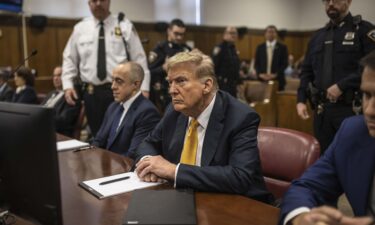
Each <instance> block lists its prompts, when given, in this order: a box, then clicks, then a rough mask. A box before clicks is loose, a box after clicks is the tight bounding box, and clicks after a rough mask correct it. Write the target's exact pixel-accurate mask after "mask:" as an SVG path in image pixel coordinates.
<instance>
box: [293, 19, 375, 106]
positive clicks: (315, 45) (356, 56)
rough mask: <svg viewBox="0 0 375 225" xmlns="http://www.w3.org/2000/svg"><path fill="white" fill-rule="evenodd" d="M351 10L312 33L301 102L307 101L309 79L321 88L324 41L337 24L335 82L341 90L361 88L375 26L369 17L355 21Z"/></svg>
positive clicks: (303, 71) (374, 34)
mask: <svg viewBox="0 0 375 225" xmlns="http://www.w3.org/2000/svg"><path fill="white" fill-rule="evenodd" d="M354 21H355V17H353V16H352V15H351V14H350V13H349V14H348V15H347V16H346V17H345V18H344V20H343V21H342V22H341V23H340V24H338V25H333V24H332V23H329V24H327V26H325V27H324V28H322V29H320V30H318V31H317V32H316V33H315V34H314V35H313V37H312V39H311V41H310V43H309V47H308V50H307V53H306V57H305V61H304V63H303V65H302V72H301V84H300V87H299V89H298V102H306V89H307V87H308V84H309V82H313V83H314V85H315V86H316V87H317V88H318V89H320V90H321V91H325V90H322V88H321V87H320V84H321V83H322V82H321V79H322V72H323V58H324V42H325V38H326V35H327V32H328V31H329V30H330V29H331V26H334V27H333V29H334V37H333V42H334V46H333V61H332V64H333V65H332V76H333V77H332V79H331V80H332V81H333V83H332V85H333V84H337V85H338V86H339V88H340V90H341V91H343V92H345V91H348V90H358V89H359V86H360V82H361V75H360V66H359V60H360V59H361V58H362V57H364V56H365V55H367V54H368V53H369V52H371V51H372V50H374V49H375V27H374V25H372V24H371V23H369V22H367V21H363V20H362V21H358V22H357V24H356V23H355V22H354Z"/></svg>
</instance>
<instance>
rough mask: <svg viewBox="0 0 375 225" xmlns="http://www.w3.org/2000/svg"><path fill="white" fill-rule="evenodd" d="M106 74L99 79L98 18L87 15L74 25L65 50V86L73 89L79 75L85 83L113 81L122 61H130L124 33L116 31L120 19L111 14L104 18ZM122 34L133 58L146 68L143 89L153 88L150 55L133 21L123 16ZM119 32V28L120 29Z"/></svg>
mask: <svg viewBox="0 0 375 225" xmlns="http://www.w3.org/2000/svg"><path fill="white" fill-rule="evenodd" d="M103 23H104V31H105V48H106V66H107V77H106V78H105V79H104V80H102V81H101V80H99V78H98V77H97V68H96V65H97V55H98V35H99V29H100V25H99V20H97V19H96V18H95V17H88V18H85V19H83V20H82V21H81V22H79V23H78V24H76V25H75V26H74V30H73V33H72V35H71V36H70V38H69V41H68V43H67V44H66V47H65V49H64V53H63V69H62V70H63V73H62V77H61V78H62V83H63V89H64V90H65V89H68V88H73V79H74V78H75V77H76V76H78V75H80V77H81V79H82V81H83V82H86V83H92V84H93V85H101V84H104V83H110V82H112V76H111V74H112V70H113V69H114V68H115V67H116V66H117V65H118V64H120V63H122V62H126V61H128V59H127V58H126V51H125V45H124V42H123V40H122V37H121V35H119V33H118V32H115V31H116V28H118V20H117V17H116V16H115V15H112V14H110V15H109V16H108V17H107V18H106V19H105V20H104V21H103ZM120 27H121V33H122V36H123V37H124V39H125V40H126V43H127V47H128V52H129V55H130V58H131V60H132V61H135V62H137V63H139V64H140V65H141V66H142V68H143V69H144V71H145V77H144V80H143V82H142V86H141V90H142V91H149V90H150V71H149V70H148V67H147V58H146V55H145V52H144V49H143V46H142V43H141V41H140V39H139V36H138V34H137V32H136V31H135V28H134V26H133V24H132V23H131V22H130V21H129V20H128V19H126V18H125V19H124V20H123V21H122V22H121V23H120ZM117 31H118V29H117Z"/></svg>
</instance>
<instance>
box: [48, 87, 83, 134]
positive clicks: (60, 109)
mask: <svg viewBox="0 0 375 225" xmlns="http://www.w3.org/2000/svg"><path fill="white" fill-rule="evenodd" d="M54 93H56V91H51V92H50V93H48V94H47V96H46V98H45V99H44V101H43V102H42V105H44V104H45V103H46V102H47V101H48V99H50V98H51V97H52V95H53V94H54ZM53 108H54V109H55V124H56V132H58V133H60V134H63V135H66V136H69V137H72V136H73V131H74V125H75V123H76V122H77V119H78V116H79V112H80V109H81V101H76V104H75V105H69V104H68V103H67V102H66V100H65V98H64V96H62V97H61V98H60V99H59V100H58V101H57V102H56V104H55V106H54V107H53Z"/></svg>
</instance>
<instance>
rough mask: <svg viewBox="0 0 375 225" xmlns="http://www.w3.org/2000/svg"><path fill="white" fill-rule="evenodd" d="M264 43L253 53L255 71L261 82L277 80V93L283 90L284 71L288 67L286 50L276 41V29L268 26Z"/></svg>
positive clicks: (284, 46)
mask: <svg viewBox="0 0 375 225" xmlns="http://www.w3.org/2000/svg"><path fill="white" fill-rule="evenodd" d="M265 38H266V42H265V43H262V44H260V45H259V46H258V47H257V49H256V53H255V65H254V67H255V70H256V72H257V75H258V78H259V79H260V80H262V81H269V80H277V81H278V82H279V91H282V90H284V87H285V76H284V70H285V69H286V68H287V67H288V49H287V47H286V45H284V44H282V43H280V42H279V41H277V28H276V27H275V26H274V25H269V26H268V27H267V28H266V31H265Z"/></svg>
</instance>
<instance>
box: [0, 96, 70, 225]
mask: <svg viewBox="0 0 375 225" xmlns="http://www.w3.org/2000/svg"><path fill="white" fill-rule="evenodd" d="M53 117H54V112H53V109H50V108H45V107H42V106H38V105H24V104H16V103H4V102H0V205H1V207H3V208H4V206H5V207H7V208H8V209H9V211H10V212H12V213H14V214H16V215H18V216H20V217H26V218H28V219H32V220H35V221H37V222H38V223H40V224H48V225H50V224H56V225H62V224H63V223H62V212H61V197H60V178H59V166H58V158H57V151H56V133H55V127H54V124H55V123H54V118H53Z"/></svg>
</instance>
